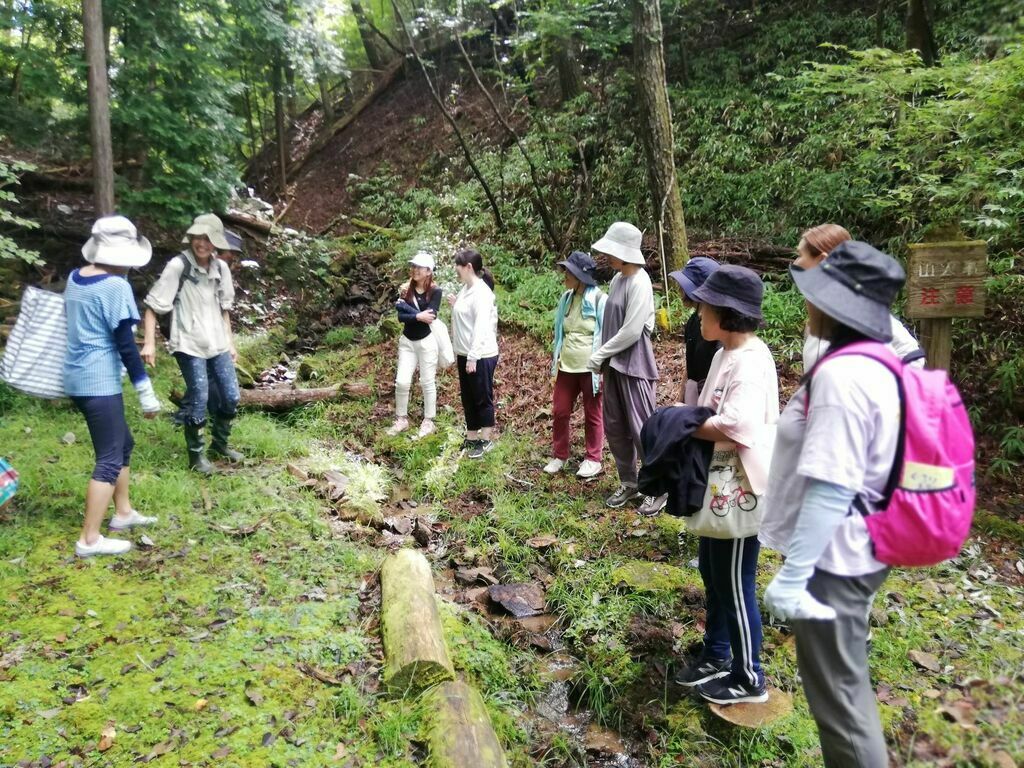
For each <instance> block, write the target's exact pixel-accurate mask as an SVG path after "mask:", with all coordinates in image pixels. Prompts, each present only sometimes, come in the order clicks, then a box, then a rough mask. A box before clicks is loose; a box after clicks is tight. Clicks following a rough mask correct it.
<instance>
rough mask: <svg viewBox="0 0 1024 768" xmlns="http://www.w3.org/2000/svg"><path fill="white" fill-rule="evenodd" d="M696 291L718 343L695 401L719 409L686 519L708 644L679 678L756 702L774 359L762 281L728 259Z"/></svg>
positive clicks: (707, 330)
mask: <svg viewBox="0 0 1024 768" xmlns="http://www.w3.org/2000/svg"><path fill="white" fill-rule="evenodd" d="M692 295H693V298H694V300H695V301H698V302H700V317H701V333H702V334H703V335H704V338H705V339H707V340H708V341H719V342H721V344H722V348H721V349H720V350H718V352H716V353H715V357H714V360H713V361H712V362H711V369H710V370H709V371H708V377H707V381H706V382H705V384H704V387H703V389H702V390H701V393H700V397H699V398H698V399H697V405H698V406H705V407H708V408H710V409H711V410H713V411H714V412H715V415H714V416H712V417H711V418H709V419H708V420H707V421H705V422H704V423H703V424H702V425H701V426H700V427H698V428H697V430H696V431H695V432H694V433H693V434H694V437H696V438H700V439H702V440H708V441H711V442H713V443H714V444H715V446H714V451H713V453H712V460H711V466H710V468H709V471H708V489H707V494H706V496H705V500H704V505H703V508H702V510H701V511H700V512H698V513H697V514H696V515H694V516H693V517H689V518H687V527H688V528H689V529H690V531H691V532H692V533H694V534H696V535H697V536H699V537H700V542H699V544H698V557H697V560H698V565H699V568H700V575H701V579H702V580H703V582H704V589H705V592H706V601H707V618H706V619H705V628H704V648H703V652H702V654H701V656H700V658H698V659H696V660H695V661H694V662H693V663H692V664H691V665H690V666H688V667H687V668H685V669H683V670H682V671H680V673H679V674H678V675H677V676H676V682H677V683H679V684H680V685H685V686H695V687H696V688H697V692H698V693H699V694H700V695H701V696H702V697H703V698H704V699H706V700H708V701H711V702H713V703H716V704H736V703H741V702H760V701H765V700H767V698H768V692H767V688H766V686H765V678H764V672H763V671H762V669H761V661H760V654H761V613H760V610H759V608H758V605H757V594H756V592H755V587H756V584H755V576H756V573H757V558H758V553H759V551H760V545H759V543H758V539H757V533H758V529H759V528H760V523H761V513H762V511H763V505H761V504H759V503H758V502H759V497H760V496H761V495H762V494H763V493H764V491H765V487H766V485H767V475H768V466H769V464H770V462H771V450H772V443H773V442H774V425H775V422H776V421H777V420H778V418H779V381H778V375H777V373H776V370H775V361H774V360H773V359H772V354H771V352H770V351H769V350H768V347H767V346H765V343H764V342H763V341H761V340H760V339H759V338H757V333H756V331H757V329H758V328H759V327H760V325H761V320H762V315H761V302H762V300H763V298H764V285H763V283H762V282H761V278H760V277H758V276H757V274H756V273H754V272H753V271H751V270H749V269H747V268H746V267H738V266H733V265H725V266H722V267H720V268H719V269H718V270H716V271H715V272H713V273H712V274H711V275H710V276H709V277H708V279H707V280H706V281H705V282H704V284H703V285H702V286H701V287H700V288H698V289H697V290H695V291H694V292H693V294H692ZM730 657H731V659H730Z"/></svg>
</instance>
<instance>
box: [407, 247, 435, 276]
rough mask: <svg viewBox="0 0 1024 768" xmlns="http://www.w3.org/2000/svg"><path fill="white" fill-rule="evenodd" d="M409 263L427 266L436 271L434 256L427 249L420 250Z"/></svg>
mask: <svg viewBox="0 0 1024 768" xmlns="http://www.w3.org/2000/svg"><path fill="white" fill-rule="evenodd" d="M409 263H410V264H412V265H413V266H414V267H426V268H427V269H429V270H430V271H431V272H433V271H434V257H433V256H431V255H430V254H429V253H427V252H426V251H418V252H417V253H416V255H415V256H413V257H412V258H411V259H409Z"/></svg>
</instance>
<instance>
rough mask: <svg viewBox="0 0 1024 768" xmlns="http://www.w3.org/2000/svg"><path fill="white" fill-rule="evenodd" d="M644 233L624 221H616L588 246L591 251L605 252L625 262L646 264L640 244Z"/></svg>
mask: <svg viewBox="0 0 1024 768" xmlns="http://www.w3.org/2000/svg"><path fill="white" fill-rule="evenodd" d="M643 239H644V235H643V232H641V231H640V230H639V229H637V228H636V227H634V226H633V225H632V224H630V223H628V222H625V221H616V222H615V223H614V224H612V225H611V226H610V227H608V231H607V232H605V233H604V237H602V238H601V239H600V240H598V241H597V242H596V243H594V244H593V245H592V246H590V249H591V250H592V251H598V252H600V253H607V254H608V255H609V256H614V257H615V258H616V259H618V260H619V261H624V262H625V263H626V264H640V265H641V266H642V265H644V264H646V263H647V262H646V260H645V259H644V254H643V251H641V250H640V246H641V245H642V244H643Z"/></svg>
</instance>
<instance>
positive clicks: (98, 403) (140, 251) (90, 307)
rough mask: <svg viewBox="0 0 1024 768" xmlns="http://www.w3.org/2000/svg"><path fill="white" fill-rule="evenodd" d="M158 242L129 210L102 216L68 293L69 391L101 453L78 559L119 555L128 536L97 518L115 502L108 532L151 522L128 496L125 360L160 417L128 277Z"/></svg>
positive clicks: (146, 407) (150, 411) (145, 405)
mask: <svg viewBox="0 0 1024 768" xmlns="http://www.w3.org/2000/svg"><path fill="white" fill-rule="evenodd" d="M152 253H153V248H152V246H151V245H150V244H149V241H148V240H147V239H146V238H144V237H140V236H139V234H138V232H137V231H136V229H135V225H134V224H132V223H131V222H130V221H129V220H128V219H126V218H125V217H124V216H104V217H103V218H101V219H98V220H97V221H96V223H95V224H93V227H92V235H91V237H90V238H89V240H88V241H86V243H85V245H84V246H82V255H83V256H84V257H85V260H86V261H87V262H89V264H88V266H85V267H82V268H81V269H76V270H74V271H73V272H72V273H71V275H70V276H69V277H68V283H67V288H66V289H65V291H64V306H65V310H66V312H67V327H68V348H67V357H66V358H65V361H64V389H65V391H66V392H67V394H68V396H69V397H70V398H71V401H72V402H73V403H74V404H75V407H76V408H78V410H80V411H81V412H82V414H83V415H84V416H85V421H86V423H87V424H88V425H89V435H90V437H91V438H92V445H93V449H94V451H95V453H96V464H95V467H94V468H93V472H92V477H91V479H90V480H89V487H88V490H87V491H86V494H85V521H84V523H83V524H82V533H81V535H80V536H79V539H78V542H77V543H76V544H75V554H77V555H78V556H79V557H89V556H91V555H120V554H123V553H125V552H127V551H128V550H129V549H131V548H132V545H131V542H130V541H125V540H124V539H111V538H105V537H103V536H101V535H100V524H101V523H102V522H103V518H104V516H105V515H106V513H107V509H108V508H109V507H110V503H111V501H113V503H114V510H115V511H114V516H113V518H112V519H111V521H110V530H112V531H123V530H127V529H129V528H133V527H135V526H137V525H150V524H152V523H155V522H156V520H157V519H156V518H155V517H147V516H145V515H141V514H139V513H138V512H137V511H136V510H134V509H133V508H132V505H131V501H130V499H129V495H128V484H129V470H128V465H129V463H130V461H131V455H132V448H133V446H134V444H135V441H134V440H133V439H132V433H131V431H130V430H129V429H128V422H127V421H126V420H125V414H124V399H123V397H122V393H121V386H122V385H121V366H122V365H124V367H125V368H126V369H127V370H128V377H129V378H130V379H131V382H132V386H134V387H135V391H136V392H137V393H138V395H139V403H140V404H141V406H142V411H143V414H144V416H145V417H146V418H147V419H151V418H153V417H154V416H156V414H157V412H159V410H160V401H159V400H158V399H157V397H156V394H155V393H154V391H153V384H152V382H151V381H150V380H149V376H147V375H146V369H145V367H144V366H143V364H142V358H141V357H140V356H139V350H138V347H137V346H136V344H135V326H136V325H137V324H138V322H139V311H138V309H137V308H136V306H135V295H134V293H133V292H132V287H131V286H130V285H129V284H128V281H127V280H126V279H125V275H127V274H128V270H129V269H131V268H132V267H141V266H144V265H145V264H147V263H148V262H149V259H150V257H151V256H152Z"/></svg>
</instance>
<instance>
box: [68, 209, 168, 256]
mask: <svg viewBox="0 0 1024 768" xmlns="http://www.w3.org/2000/svg"><path fill="white" fill-rule="evenodd" d="M82 256H84V257H85V260H86V261H88V262H89V263H90V264H105V265H107V266H108V267H144V266H145V265H146V264H148V263H149V260H150V259H151V258H152V257H153V246H152V245H151V244H150V242H149V240H147V239H146V238H144V237H141V236H140V235H139V232H138V230H137V229H135V225H134V224H132V223H131V221H129V220H128V219H126V218H125V217H124V216H104V217H102V218H99V219H96V223H95V224H93V225H92V234H91V235H90V236H89V239H88V240H86V241H85V245H83V246H82Z"/></svg>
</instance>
